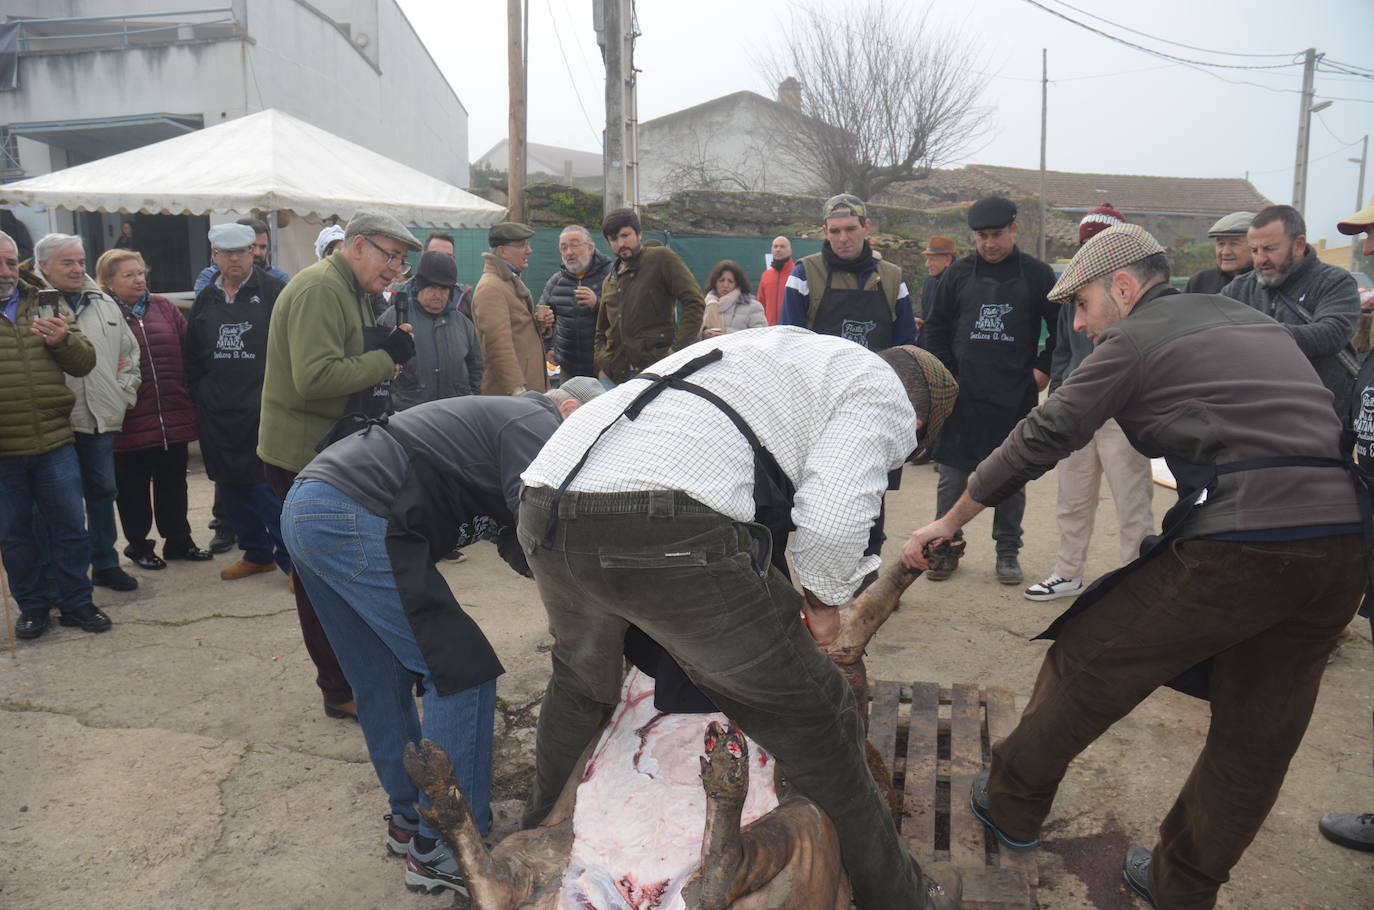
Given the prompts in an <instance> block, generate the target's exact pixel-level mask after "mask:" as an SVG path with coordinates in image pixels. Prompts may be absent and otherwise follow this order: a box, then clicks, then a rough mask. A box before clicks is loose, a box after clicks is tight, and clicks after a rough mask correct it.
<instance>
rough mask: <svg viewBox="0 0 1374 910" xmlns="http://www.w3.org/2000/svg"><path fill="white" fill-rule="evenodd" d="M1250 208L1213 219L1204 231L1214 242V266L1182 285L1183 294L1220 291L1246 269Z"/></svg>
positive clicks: (1252, 214) (1247, 266)
mask: <svg viewBox="0 0 1374 910" xmlns="http://www.w3.org/2000/svg"><path fill="white" fill-rule="evenodd" d="M1254 218H1255V213H1254V212H1232V213H1231V214H1229V215H1226V216H1225V217H1223V218H1220V219H1218V220H1217V223H1216V224H1214V225H1212V227H1211V229H1210V230H1209V231H1208V232H1207V236H1208V237H1211V238H1212V240H1213V241H1215V242H1216V259H1217V264H1216V267H1215V268H1210V269H1203V270H1202V271H1200V272H1198V273H1197V274H1196V275H1194V276H1193V277H1192V278H1189V279H1188V285H1187V287H1185V288H1184V289H1183V292H1184V293H1185V294H1220V293H1221V289H1222V288H1224V287H1226V286H1227V285H1228V284H1230V283H1231V282H1232V280H1234V279H1235V278H1236V277H1237V276H1238V275H1244V274H1245V273H1246V272H1248V271H1250V240H1249V238H1248V237H1246V234H1247V233H1249V231H1250V222H1251V221H1253V220H1254Z"/></svg>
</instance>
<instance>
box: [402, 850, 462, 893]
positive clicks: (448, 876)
mask: <svg viewBox="0 0 1374 910" xmlns="http://www.w3.org/2000/svg"><path fill="white" fill-rule="evenodd" d="M424 839H425V838H421V837H420V836H419V835H413V836H412V837H411V838H410V844H409V845H408V846H407V847H406V890H407V891H423V892H425V893H426V894H438V893H440V892H441V891H443V890H444V889H445V888H447V889H449V890H450V891H457V892H458V893H459V894H461V895H463V897H467V896H468V886H467V884H466V883H465V882H464V880H463V873H462V871H460V870H459V868H458V861H457V860H455V859H454V858H453V854H452V853H450V852H449V849H448V846H447V845H445V844H444V842H443V841H432V842H431V843H433V845H434V848H433V849H432V850H430V851H429V852H428V853H422V852H420V851H421V849H422V848H423V846H424V845H422V844H421V843H420V841H421V840H424Z"/></svg>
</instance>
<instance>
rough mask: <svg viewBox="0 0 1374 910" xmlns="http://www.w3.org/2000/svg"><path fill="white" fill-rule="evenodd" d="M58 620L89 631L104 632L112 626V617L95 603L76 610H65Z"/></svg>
mask: <svg viewBox="0 0 1374 910" xmlns="http://www.w3.org/2000/svg"><path fill="white" fill-rule="evenodd" d="M57 622H58V624H59V625H63V626H80V627H81V628H82V629H83V630H85V631H87V632H104V631H105V630H106V629H108V628H110V617H108V616H106V615H105V614H104V613H102V612H101V611H100V610H97V609H96V608H95V606H94V605H93V604H86V605H85V606H83V607H80V608H79V609H76V610H63V611H62V612H61V613H59V614H58V616H57Z"/></svg>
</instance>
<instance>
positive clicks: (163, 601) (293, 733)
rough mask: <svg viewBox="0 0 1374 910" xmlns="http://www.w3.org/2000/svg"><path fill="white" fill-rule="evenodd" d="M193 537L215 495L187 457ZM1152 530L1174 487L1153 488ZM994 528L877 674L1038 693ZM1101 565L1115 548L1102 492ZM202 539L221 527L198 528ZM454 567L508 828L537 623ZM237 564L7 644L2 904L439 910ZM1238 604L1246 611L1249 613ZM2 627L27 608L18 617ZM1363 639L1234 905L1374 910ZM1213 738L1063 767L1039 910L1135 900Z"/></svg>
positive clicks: (901, 530)
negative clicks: (996, 569) (1138, 860)
mask: <svg viewBox="0 0 1374 910" xmlns="http://www.w3.org/2000/svg"><path fill="white" fill-rule="evenodd" d="M193 471H194V472H195V473H194V476H193V477H192V484H191V485H192V524H193V526H194V527H196V528H197V529H204V527H205V525H206V522H207V521H208V519H209V506H210V488H209V484H208V483H207V481H206V480H205V477H204V475H203V473H200V469H199V463H198V461H195V462H194V463H193ZM1054 493H1055V481H1054V479H1053V477H1052V476H1051V477H1047V478H1045V479H1043V480H1041V481H1039V482H1037V483H1035V484H1033V485H1032V486H1031V488H1030V490H1029V494H1030V501H1029V507H1028V509H1027V521H1026V548H1025V550H1024V551H1023V554H1022V564H1023V566H1024V568H1025V571H1026V575H1027V580H1028V581H1032V580H1035V579H1037V578H1039V577H1041V576H1043V575H1044V574H1048V572H1049V570H1050V569H1051V568H1052V564H1053V558H1054V550H1055V547H1056V543H1057V533H1056V531H1055V525H1054V518H1053V510H1054ZM1157 493H1158V495H1157V496H1156V498H1155V512H1156V516H1157V517H1158V515H1160V514H1162V512H1163V510H1164V508H1165V507H1166V505H1167V503H1168V502H1169V501H1170V500H1171V499H1172V493H1170V492H1168V491H1165V490H1162V489H1158V488H1157ZM934 499H935V474H934V472H933V471H932V470H931V468H930V467H913V466H908V467H907V468H906V478H905V482H904V484H903V487H902V489H901V491H900V492H897V493H894V494H891V495H890V496H889V500H888V508H889V516H890V518H889V525H888V526H889V530H890V531H891V532H893V534H894V538H893V539H892V540H890V541H889V545H888V549H887V554H886V556H887V558H888V559H893V558H895V554H896V551H897V547H898V545H899V544H900V542H901V537H902V536H904V534H905V531H906V530H908V529H910V528H911V527H914V526H916V525H918V524H922V523H924V522H925V521H926V520H927V519H928V518H929V517H930V516H931V514H932V513H933V508H934ZM990 526H991V523H990V518H989V517H988V516H982V517H980V518H979V519H978V520H977V521H975V522H974V523H973V525H972V526H971V528H970V535H969V539H970V544H969V555H968V557H967V558H966V559H965V560H964V563H963V565H962V567H961V568H960V570H959V572H958V574H957V575H956V576H955V577H954V578H953V579H951V580H950V581H948V582H944V583H940V584H936V583H932V582H929V581H926V580H920V581H918V582H917V583H916V584H915V585H914V586H913V587H912V588H911V590H910V591H908V592H907V594H906V596H905V598H904V601H903V603H904V605H903V608H902V609H901V610H900V611H899V612H898V613H897V614H896V615H894V616H893V618H892V620H891V621H890V622H889V623H888V625H887V626H886V627H885V628H884V629H883V630H882V631H881V632H880V633H879V635H878V637H877V638H876V639H875V641H874V643H873V645H872V646H871V647H870V659H869V673H870V676H871V677H874V678H879V679H894V680H902V681H917V680H921V681H932V682H938V683H942V684H945V685H948V684H950V683H954V682H977V683H982V684H995V685H1006V686H1010V687H1011V688H1012V689H1014V690H1015V691H1016V693H1017V695H1018V699H1019V701H1020V703H1022V704H1023V703H1024V700H1025V697H1026V696H1027V694H1028V693H1029V690H1030V687H1031V684H1032V682H1033V680H1034V676H1035V671H1036V667H1037V666H1038V663H1039V660H1040V657H1041V655H1042V654H1043V652H1044V649H1045V645H1044V644H1043V643H1038V642H1030V641H1028V639H1029V638H1030V636H1032V635H1034V634H1036V633H1037V632H1039V631H1040V630H1041V629H1042V628H1043V627H1044V626H1045V625H1046V624H1047V623H1048V621H1049V620H1050V619H1051V618H1052V617H1053V616H1054V615H1056V614H1057V612H1058V611H1059V610H1060V609H1061V608H1062V607H1063V606H1064V604H1063V602H1060V603H1048V604H1038V603H1032V602H1030V601H1027V600H1025V599H1024V598H1022V597H1021V595H1020V590H1019V588H1008V587H1003V586H1001V585H999V584H997V583H996V581H995V579H994V578H993V571H992V569H993V555H992V546H991V541H990V539H989V533H990ZM1099 528H1100V530H1099V533H1098V536H1097V538H1096V539H1095V541H1094V545H1093V550H1092V557H1091V567H1092V569H1094V570H1097V571H1101V570H1103V569H1106V568H1108V567H1110V565H1111V564H1112V563H1113V560H1114V559H1115V555H1114V554H1115V553H1116V551H1117V543H1116V535H1115V531H1114V516H1113V512H1112V505H1111V500H1110V497H1106V498H1105V499H1104V501H1103V505H1102V508H1101V510H1100V512H1099ZM197 534H198V536H197V539H198V542H200V543H202V544H204V543H206V542H207V541H208V539H209V536H210V535H209V532H206V531H204V530H200V531H198V532H197ZM468 553H469V560H468V562H466V563H464V564H461V565H452V564H446V565H445V567H444V574H445V575H446V577H447V578H448V579H449V581H450V583H451V584H452V586H453V589H454V591H455V592H457V594H458V597H459V599H460V600H462V602H463V603H464V605H465V606H466V607H467V608H469V609H470V610H471V612H472V614H473V615H474V616H475V617H476V619H477V621H478V622H479V623H481V625H482V628H483V629H484V630H485V631H486V633H487V635H488V636H489V637H490V638H491V640H492V643H493V644H494V646H495V647H496V650H497V653H498V654H500V656H501V658H502V660H503V661H504V662H505V665H506V668H507V673H506V675H505V676H503V677H502V678H501V680H500V682H499V685H498V694H499V702H498V705H499V716H498V719H497V724H498V730H497V739H498V753H497V758H496V768H497V785H496V789H497V796H498V803H497V813H498V826H499V828H500V829H501V830H505V831H508V830H510V829H511V827H512V826H513V824H514V818H515V817H516V816H517V815H518V811H519V807H520V805H521V800H522V799H523V797H524V796H525V794H526V792H527V786H528V780H529V774H530V770H531V766H532V761H533V758H532V742H533V725H534V722H535V720H536V718H537V716H538V703H539V699H540V696H541V693H542V691H543V686H544V683H545V681H546V679H547V674H548V656H547V653H546V651H545V649H546V647H547V644H548V640H549V639H548V634H547V630H546V628H545V624H544V618H543V610H542V607H541V606H540V604H539V602H538V599H537V596H536V594H535V590H534V585H533V583H532V582H530V581H528V580H526V579H523V578H520V577H519V576H517V575H515V574H514V573H513V572H511V571H510V570H509V569H508V568H507V567H506V566H505V565H504V564H503V563H502V562H501V561H500V559H499V558H498V557H497V555H496V551H495V548H494V547H491V546H490V545H488V544H482V545H479V546H476V547H472V548H471V549H469V551H468ZM233 558H236V557H235V556H233V555H229V556H220V557H217V558H216V559H215V561H214V562H211V563H204V564H173V565H172V566H170V567H169V568H168V569H166V570H165V571H161V572H144V571H141V570H139V569H136V568H135V569H131V571H132V572H133V574H135V575H136V576H138V578H139V581H140V583H141V584H140V588H139V590H137V591H135V592H132V593H129V594H114V593H110V592H108V591H104V590H102V589H97V602H98V604H99V605H100V606H101V607H103V608H104V609H106V610H107V612H108V613H109V614H110V616H111V618H112V619H113V620H114V624H115V625H114V629H113V630H112V631H111V632H109V633H107V634H103V635H91V634H88V633H85V632H82V631H80V630H74V629H66V628H59V627H57V626H56V624H55V623H54V626H53V628H52V630H51V631H50V632H49V633H48V634H47V635H45V636H44V637H43V638H41V639H39V640H38V641H36V642H28V643H20V644H19V646H18V652H17V653H18V656H17V658H15V659H11V658H10V656H9V655H8V654H4V653H0V731H3V732H0V907H3V908H7V910H42V908H55V910H56V908H60V910H69V908H72V907H100V908H108V910H126V908H127V910H134V908H138V910H145V908H189V907H196V908H236V907H245V908H247V907H253V908H261V907H274V908H307V907H309V908H315V907H328V908H330V910H352V908H359V910H362V908H381V907H388V908H435V907H441V906H445V905H447V903H448V901H447V900H446V899H444V898H437V897H435V898H431V897H427V896H422V895H412V894H410V893H408V892H406V891H405V889H404V888H403V886H402V875H403V870H402V864H401V862H400V861H399V860H396V859H389V858H387V856H386V854H385V851H384V848H383V835H384V823H383V822H382V818H381V817H382V814H383V813H384V812H385V811H386V801H385V799H384V797H383V795H382V792H381V790H380V788H379V787H378V785H377V782H376V778H375V777H374V776H373V773H372V769H371V766H370V765H369V763H368V761H367V755H366V751H365V749H364V745H363V740H362V736H361V734H360V732H359V730H358V727H357V726H356V725H355V724H352V723H348V722H341V721H336V720H329V719H327V718H325V716H324V715H323V713H322V712H321V709H320V696H319V691H318V690H317V689H316V688H315V685H314V681H313V679H314V673H313V669H312V667H311V664H310V661H309V658H308V657H307V656H306V654H305V650H304V647H303V645H302V643H301V637H300V631H299V627H298V625H297V621H296V613H295V608H294V605H293V602H292V600H291V597H290V595H289V594H288V592H287V589H286V582H285V579H284V578H283V577H282V576H280V575H277V574H273V575H258V576H253V577H250V578H247V579H243V580H241V581H236V582H232V583H231V582H222V581H220V579H219V574H218V573H219V570H220V569H221V568H223V567H224V566H225V565H226V564H227V563H228V562H229V561H230V560H231V559H233ZM1241 608H1243V607H1241ZM11 620H12V618H11ZM1371 709H1374V652H1371V642H1370V640H1369V627H1368V624H1367V623H1365V622H1363V621H1357V622H1356V623H1355V624H1353V625H1352V627H1351V629H1350V634H1349V635H1348V636H1347V637H1345V638H1344V639H1343V640H1342V642H1341V644H1340V646H1339V648H1338V649H1337V651H1336V653H1335V655H1334V657H1333V660H1332V662H1331V664H1330V667H1329V669H1328V671H1327V674H1326V681H1325V685H1324V686H1323V689H1322V693H1321V698H1320V701H1319V702H1318V705H1317V710H1316V713H1315V715H1314V717H1313V719H1312V724H1311V728H1310V730H1309V732H1308V735H1307V739H1306V741H1305V742H1304V744H1303V746H1302V749H1301V750H1300V751H1299V753H1298V755H1297V757H1296V759H1295V760H1294V762H1293V764H1292V767H1291V769H1290V772H1289V775H1288V781H1287V784H1286V786H1285V787H1284V790H1283V792H1282V794H1281V795H1280V797H1279V800H1278V804H1277V805H1276V806H1275V807H1274V810H1273V812H1272V813H1271V815H1270V817H1269V820H1268V822H1267V823H1266V825H1265V826H1264V829H1263V830H1262V831H1261V832H1260V835H1259V837H1258V839H1257V840H1256V841H1255V843H1254V845H1253V846H1252V847H1251V848H1250V850H1249V851H1248V852H1247V854H1246V855H1245V858H1244V859H1243V860H1242V862H1241V863H1240V865H1239V866H1238V867H1237V868H1236V869H1235V871H1234V875H1233V880H1232V882H1231V883H1230V884H1229V885H1227V886H1226V887H1225V888H1224V889H1223V890H1222V893H1221V898H1220V901H1219V904H1218V906H1220V907H1223V908H1233V910H1236V908H1247V910H1249V908H1268V907H1284V908H1307V910H1316V908H1331V910H1357V908H1368V907H1374V854H1365V853H1357V852H1354V851H1350V850H1345V849H1342V848H1339V847H1336V846H1333V845H1331V844H1329V843H1327V842H1326V841H1325V840H1323V839H1322V838H1321V836H1320V835H1319V834H1318V833H1317V828H1316V821H1317V818H1318V817H1319V816H1320V815H1321V814H1322V813H1323V812H1326V811H1331V810H1341V811H1352V810H1353V811H1374V774H1372V773H1371V762H1370V750H1371V741H1370V715H1371ZM1206 727H1207V706H1206V705H1205V704H1204V703H1202V702H1199V701H1195V700H1193V699H1190V698H1187V697H1184V696H1182V695H1178V694H1176V693H1173V692H1170V691H1161V692H1159V693H1156V694H1155V695H1153V696H1152V697H1150V698H1149V699H1147V700H1146V701H1145V703H1143V704H1142V705H1141V706H1140V707H1139V708H1138V709H1137V710H1136V711H1135V712H1134V713H1133V714H1131V715H1130V716H1129V717H1127V718H1126V719H1125V720H1123V721H1122V722H1120V723H1119V724H1117V726H1116V727H1115V728H1113V729H1112V730H1111V731H1109V732H1108V733H1107V734H1106V735H1105V736H1103V737H1102V738H1101V740H1099V741H1098V742H1097V743H1096V744H1095V745H1093V746H1092V747H1091V748H1090V749H1088V750H1087V751H1086V752H1085V753H1084V754H1083V755H1082V756H1081V757H1080V758H1079V759H1078V761H1077V762H1075V764H1074V765H1073V767H1072V768H1071V769H1070V771H1069V774H1068V776H1067V777H1066V779H1065V781H1064V784H1063V787H1062V789H1061V791H1060V796H1059V800H1058V802H1057V803H1056V805H1055V809H1054V812H1053V814H1052V815H1051V817H1050V822H1049V826H1048V828H1047V830H1046V831H1045V848H1044V849H1043V850H1041V851H1040V853H1039V863H1040V874H1041V886H1040V891H1039V898H1040V905H1041V906H1042V907H1044V908H1054V910H1076V908H1116V907H1121V908H1128V907H1143V906H1144V904H1143V903H1142V902H1139V901H1137V900H1136V899H1135V898H1133V897H1131V896H1130V895H1128V894H1127V892H1126V891H1125V889H1124V887H1123V886H1122V885H1121V881H1120V871H1119V870H1120V862H1121V855H1122V852H1123V850H1124V848H1125V846H1126V845H1127V844H1128V843H1130V842H1140V843H1145V844H1151V843H1153V834H1154V830H1155V828H1156V826H1157V825H1158V823H1159V820H1160V818H1161V817H1162V816H1163V814H1164V813H1165V812H1166V811H1167V810H1168V807H1169V805H1170V803H1171V802H1172V799H1173V796H1174V794H1175V793H1176V792H1177V790H1178V788H1179V786H1180V784H1181V783H1182V781H1183V779H1184V777H1185V776H1186V775H1187V773H1188V770H1189V767H1190V766H1191V764H1192V761H1193V758H1194V756H1195V755H1196V753H1197V751H1198V749H1199V748H1200V746H1201V743H1202V739H1203V736H1204V734H1205V731H1206Z"/></svg>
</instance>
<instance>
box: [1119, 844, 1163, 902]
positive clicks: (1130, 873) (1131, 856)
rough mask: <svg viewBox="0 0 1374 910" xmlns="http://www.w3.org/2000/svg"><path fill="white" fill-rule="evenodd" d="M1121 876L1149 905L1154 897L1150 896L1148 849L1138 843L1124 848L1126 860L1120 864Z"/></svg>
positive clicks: (1153, 900)
mask: <svg viewBox="0 0 1374 910" xmlns="http://www.w3.org/2000/svg"><path fill="white" fill-rule="evenodd" d="M1121 877H1122V878H1124V879H1126V884H1128V885H1130V886H1131V890H1132V891H1134V892H1135V893H1136V894H1138V895H1140V896H1141V897H1142V898H1144V899H1145V903H1147V904H1149V905H1150V906H1151V907H1153V906H1154V905H1155V899H1154V898H1153V897H1151V896H1150V851H1149V850H1146V849H1145V848H1144V847H1142V846H1140V845H1139V844H1132V845H1131V846H1129V847H1127V848H1126V861H1125V862H1124V863H1122V865H1121Z"/></svg>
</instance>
